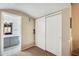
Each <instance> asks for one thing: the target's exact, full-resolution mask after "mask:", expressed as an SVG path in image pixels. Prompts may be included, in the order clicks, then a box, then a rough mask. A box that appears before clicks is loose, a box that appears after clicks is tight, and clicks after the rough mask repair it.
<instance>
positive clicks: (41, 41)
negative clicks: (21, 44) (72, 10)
mask: <svg viewBox="0 0 79 59" xmlns="http://www.w3.org/2000/svg"><path fill="white" fill-rule="evenodd" d="M35 30H36V35H35V38H36V46H38V47H40V48H42V49H44V50H45V18H44V17H43V18H40V19H37V20H36V26H35Z"/></svg>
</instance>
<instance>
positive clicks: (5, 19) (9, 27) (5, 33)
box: [0, 12, 21, 55]
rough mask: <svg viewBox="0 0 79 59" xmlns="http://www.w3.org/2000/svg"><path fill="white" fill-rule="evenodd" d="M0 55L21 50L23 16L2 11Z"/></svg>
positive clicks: (12, 53) (11, 53)
mask: <svg viewBox="0 0 79 59" xmlns="http://www.w3.org/2000/svg"><path fill="white" fill-rule="evenodd" d="M0 30H1V39H0V55H14V54H17V53H18V52H20V51H21V16H19V15H15V14H11V13H7V12H1V29H0Z"/></svg>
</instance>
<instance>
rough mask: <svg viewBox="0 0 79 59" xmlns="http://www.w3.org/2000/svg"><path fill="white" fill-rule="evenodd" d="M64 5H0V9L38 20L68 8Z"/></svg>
mask: <svg viewBox="0 0 79 59" xmlns="http://www.w3.org/2000/svg"><path fill="white" fill-rule="evenodd" d="M68 6H69V4H66V3H0V8H1V9H3V8H10V9H15V10H20V11H22V12H25V13H27V14H28V15H30V16H32V17H34V18H38V17H41V16H44V15H47V14H50V13H52V12H55V11H58V10H61V9H63V8H66V7H68Z"/></svg>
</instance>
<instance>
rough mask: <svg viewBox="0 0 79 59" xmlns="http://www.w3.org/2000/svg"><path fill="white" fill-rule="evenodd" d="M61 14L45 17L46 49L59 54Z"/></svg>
mask: <svg viewBox="0 0 79 59" xmlns="http://www.w3.org/2000/svg"><path fill="white" fill-rule="evenodd" d="M61 34H62V15H61V14H56V15H53V16H50V17H47V18H46V50H47V51H49V52H51V53H53V54H55V55H61V40H62V35H61Z"/></svg>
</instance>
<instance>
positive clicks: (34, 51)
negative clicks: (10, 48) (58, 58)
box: [17, 46, 55, 56]
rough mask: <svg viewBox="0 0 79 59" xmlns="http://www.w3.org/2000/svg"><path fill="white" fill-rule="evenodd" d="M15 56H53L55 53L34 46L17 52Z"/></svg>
mask: <svg viewBox="0 0 79 59" xmlns="http://www.w3.org/2000/svg"><path fill="white" fill-rule="evenodd" d="M17 56H55V55H54V54H52V53H50V52H48V51H44V50H42V49H40V48H38V47H35V46H34V47H31V48H29V49H26V50H23V51H22V52H20V53H19V54H17Z"/></svg>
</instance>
